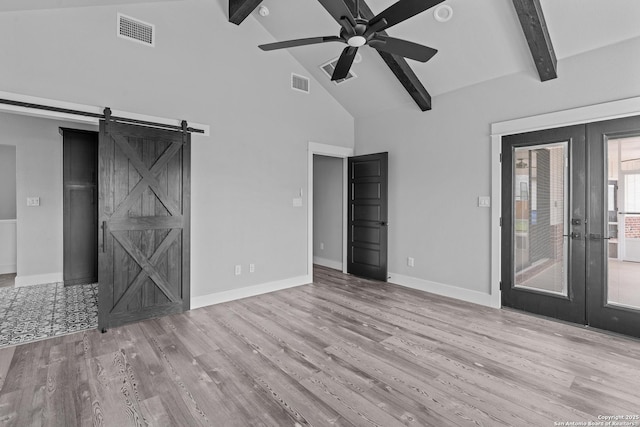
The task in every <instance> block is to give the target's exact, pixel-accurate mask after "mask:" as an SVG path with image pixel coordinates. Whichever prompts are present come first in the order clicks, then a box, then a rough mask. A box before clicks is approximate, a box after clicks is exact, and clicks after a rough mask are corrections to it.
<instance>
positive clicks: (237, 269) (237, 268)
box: [236, 265, 242, 276]
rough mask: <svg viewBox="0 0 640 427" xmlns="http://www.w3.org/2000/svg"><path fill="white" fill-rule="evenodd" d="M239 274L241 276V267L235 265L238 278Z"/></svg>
mask: <svg viewBox="0 0 640 427" xmlns="http://www.w3.org/2000/svg"><path fill="white" fill-rule="evenodd" d="M241 274H242V266H241V265H236V276H239V275H241Z"/></svg>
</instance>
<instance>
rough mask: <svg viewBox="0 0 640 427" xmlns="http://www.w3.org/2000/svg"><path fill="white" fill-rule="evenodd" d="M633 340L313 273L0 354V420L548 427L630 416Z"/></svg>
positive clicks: (639, 380) (635, 391)
mask: <svg viewBox="0 0 640 427" xmlns="http://www.w3.org/2000/svg"><path fill="white" fill-rule="evenodd" d="M638 384H640V341H637V340H633V339H626V338H623V337H619V336H614V335H608V334H604V333H601V332H598V331H594V330H589V329H585V328H581V327H578V326H573V325H567V324H564V323H559V322H554V321H549V320H546V319H542V318H539V317H533V316H528V315H524V314H521V313H517V312H513V311H508V310H495V309H490V308H485V307H480V306H476V305H472V304H468V303H464V302H460V301H455V300H450V299H447V298H443V297H438V296H434V295H430V294H425V293H421V292H418V291H414V290H410V289H405V288H402V287H399V286H396V285H391V284H384V283H379V282H372V281H367V280H362V279H357V278H353V277H349V276H344V275H342V274H341V273H339V272H336V271H334V270H329V269H325V268H317V269H316V271H315V280H314V283H313V284H310V285H306V286H301V287H297V288H292V289H288V290H284V291H280V292H275V293H271V294H266V295H261V296H257V297H252V298H248V299H244V300H240V301H234V302H229V303H225V304H219V305H215V306H210V307H206V308H201V309H197V310H192V311H190V312H187V313H184V314H180V315H174V316H168V317H163V318H160V319H155V320H148V321H144V322H140V323H136V324H132V325H128V326H123V327H119V328H114V329H111V330H109V331H108V332H107V333H105V334H101V333H99V332H98V331H97V330H93V331H85V332H81V333H77V334H72V335H68V336H65V337H61V338H55V339H50V340H45V341H40V342H37V343H32V344H25V345H21V346H17V347H12V348H5V349H2V350H0V424H1V425H10V426H27V425H55V426H73V425H82V426H90V425H96V426H97V425H105V426H128V425H158V426H198V425H211V426H254V425H255V426H306V425H314V426H329V425H335V426H350V425H356V426H383V427H393V426H400V425H414V426H430V425H433V426H456V425H461V426H478V425H486V426H500V425H509V426H553V425H554V422H566V421H572V422H588V421H598V416H607V415H636V414H639V413H640V387H638Z"/></svg>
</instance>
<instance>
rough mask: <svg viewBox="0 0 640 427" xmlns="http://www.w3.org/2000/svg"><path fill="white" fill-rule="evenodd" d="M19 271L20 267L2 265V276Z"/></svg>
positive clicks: (0, 271)
mask: <svg viewBox="0 0 640 427" xmlns="http://www.w3.org/2000/svg"><path fill="white" fill-rule="evenodd" d="M16 271H18V266H17V265H15V264H4V265H0V274H10V273H15V272H16Z"/></svg>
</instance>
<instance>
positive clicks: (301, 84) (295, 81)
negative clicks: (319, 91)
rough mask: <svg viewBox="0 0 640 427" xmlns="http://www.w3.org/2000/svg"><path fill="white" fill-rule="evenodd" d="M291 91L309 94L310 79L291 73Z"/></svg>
mask: <svg viewBox="0 0 640 427" xmlns="http://www.w3.org/2000/svg"><path fill="white" fill-rule="evenodd" d="M291 89H293V90H297V91H300V92H304V93H309V79H308V78H306V77H304V76H300V75H298V74H293V73H291Z"/></svg>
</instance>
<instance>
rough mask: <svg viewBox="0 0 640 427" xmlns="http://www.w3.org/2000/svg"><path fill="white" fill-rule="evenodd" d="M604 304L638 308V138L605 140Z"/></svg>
mask: <svg viewBox="0 0 640 427" xmlns="http://www.w3.org/2000/svg"><path fill="white" fill-rule="evenodd" d="M607 153H608V159H607V166H608V177H607V178H608V181H609V188H613V191H611V190H610V191H609V192H608V193H607V198H608V200H607V205H608V206H609V215H608V220H609V222H608V232H609V234H608V237H609V242H608V255H607V258H608V263H607V295H608V298H607V299H608V303H609V304H614V305H620V306H624V307H628V308H634V309H640V137H631V138H619V139H610V140H609V141H608V150H607Z"/></svg>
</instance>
